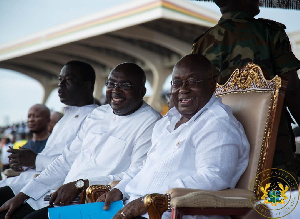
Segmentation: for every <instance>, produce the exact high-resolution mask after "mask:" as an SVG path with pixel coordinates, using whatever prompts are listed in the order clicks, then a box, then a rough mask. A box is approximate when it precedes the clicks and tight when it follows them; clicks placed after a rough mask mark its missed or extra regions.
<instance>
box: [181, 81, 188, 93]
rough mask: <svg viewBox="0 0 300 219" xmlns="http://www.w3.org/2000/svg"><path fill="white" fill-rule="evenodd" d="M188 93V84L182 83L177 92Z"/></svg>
mask: <svg viewBox="0 0 300 219" xmlns="http://www.w3.org/2000/svg"><path fill="white" fill-rule="evenodd" d="M188 91H190V87H189V84H188V82H187V81H183V82H182V85H181V86H180V88H179V92H180V93H185V92H188Z"/></svg>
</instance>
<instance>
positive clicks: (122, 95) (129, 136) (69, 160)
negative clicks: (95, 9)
mask: <svg viewBox="0 0 300 219" xmlns="http://www.w3.org/2000/svg"><path fill="white" fill-rule="evenodd" d="M145 83H146V75H145V72H144V71H143V70H142V69H141V68H140V67H139V66H138V65H136V64H133V63H123V64H120V65H118V66H117V67H116V68H115V69H113V70H112V71H111V73H110V74H109V76H108V80H107V81H106V83H105V84H106V98H107V101H108V103H109V105H102V106H100V107H98V108H96V109H95V110H93V112H92V113H91V114H90V115H89V116H88V117H87V119H86V120H85V122H84V124H83V126H82V128H81V129H80V131H79V133H78V135H77V137H76V138H75V140H74V141H73V142H72V144H71V145H70V147H68V148H67V149H65V150H64V152H63V154H62V155H61V156H60V157H59V158H57V159H56V160H55V161H54V162H53V163H51V164H50V165H49V166H48V167H47V168H46V169H45V170H44V171H43V172H42V173H41V174H40V175H39V176H38V177H37V178H35V179H32V180H31V181H30V182H29V183H28V184H27V185H26V186H25V187H24V188H23V189H22V190H21V192H20V193H19V194H18V195H16V196H15V198H13V199H11V200H9V201H7V202H6V203H5V204H3V205H2V207H1V208H0V212H2V213H0V218H4V216H5V214H6V217H5V218H6V219H7V218H10V217H12V218H18V217H24V216H25V215H27V214H29V213H31V212H33V213H31V214H30V215H27V217H26V218H39V219H41V218H48V207H47V205H48V204H47V203H46V202H45V201H44V200H43V199H44V197H45V195H47V194H50V191H51V190H53V189H57V188H58V187H59V186H61V187H59V189H58V190H57V191H56V192H54V193H53V194H52V196H51V199H50V204H55V205H60V206H64V205H69V204H70V203H71V202H72V201H73V200H74V199H75V198H76V197H77V196H78V195H79V194H80V192H81V191H82V190H83V189H86V188H87V187H88V186H89V185H93V184H108V183H109V182H110V181H112V180H121V179H122V177H123V174H124V172H125V171H127V172H128V174H130V173H131V172H135V171H136V170H137V169H139V167H140V166H141V165H142V163H143V161H144V159H145V157H146V153H147V151H148V150H149V148H150V146H151V135H152V129H153V127H154V124H155V122H156V121H157V120H158V119H160V118H161V116H160V114H159V113H158V112H156V111H155V110H154V109H152V107H150V106H149V105H148V104H146V103H145V102H144V101H143V97H144V95H145V93H146V88H145ZM28 198H29V199H28ZM26 199H28V200H27V203H26V204H24V201H25V200H26ZM26 206H27V207H26ZM25 207H26V208H27V210H26V211H24V208H25ZM41 208H42V209H41ZM38 209H40V210H38ZM5 210H8V212H7V213H6V212H4V211H5ZM35 210H38V211H36V212H34V211H35ZM13 212H14V213H13Z"/></svg>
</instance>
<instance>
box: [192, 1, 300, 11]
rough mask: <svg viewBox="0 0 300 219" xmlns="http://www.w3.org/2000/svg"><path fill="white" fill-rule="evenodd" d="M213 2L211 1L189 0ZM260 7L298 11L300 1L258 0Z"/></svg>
mask: <svg viewBox="0 0 300 219" xmlns="http://www.w3.org/2000/svg"><path fill="white" fill-rule="evenodd" d="M191 1H205V2H213V0H191ZM260 5H261V6H262V7H266V8H282V9H295V10H300V0H260Z"/></svg>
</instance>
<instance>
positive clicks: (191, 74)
mask: <svg viewBox="0 0 300 219" xmlns="http://www.w3.org/2000/svg"><path fill="white" fill-rule="evenodd" d="M181 77H189V78H201V77H205V76H204V74H201V72H197V71H189V70H182V69H181V70H180V69H178V70H175V69H174V71H173V72H172V78H181Z"/></svg>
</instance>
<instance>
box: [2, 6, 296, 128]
mask: <svg viewBox="0 0 300 219" xmlns="http://www.w3.org/2000/svg"><path fill="white" fill-rule="evenodd" d="M129 1H131V0H63V1H62V0H26V1H24V0H1V1H0V30H1V34H0V45H4V44H6V43H8V42H12V41H14V40H17V39H20V38H22V37H25V36H30V35H32V34H34V33H37V32H40V31H44V30H46V29H48V28H50V27H55V26H56V25H60V24H63V23H66V22H69V21H72V20H74V19H78V18H81V17H83V16H86V15H90V14H93V13H97V12H100V11H102V10H104V9H107V8H110V7H113V6H114V5H117V4H122V3H126V2H129ZM194 3H195V4H200V5H201V6H203V7H207V8H209V9H211V10H214V11H219V9H218V7H217V6H215V5H214V4H213V3H208V2H197V3H196V2H194ZM257 17H262V18H268V19H272V20H276V21H279V22H281V23H284V24H285V25H286V26H287V32H294V31H299V30H300V25H299V24H298V23H299V20H300V11H295V10H282V9H265V8H263V9H261V13H260V14H259V15H258V16H257ZM42 96H43V89H42V86H41V85H40V84H39V83H38V82H37V81H35V80H34V79H31V78H29V77H28V76H25V75H22V74H20V73H16V72H13V71H10V70H5V69H0V126H3V125H6V124H7V123H9V124H11V123H12V122H18V121H25V120H26V115H27V110H28V109H29V108H30V106H32V105H33V104H35V103H39V102H41V100H42ZM46 105H47V106H48V107H49V108H51V109H53V110H58V111H61V109H62V107H63V104H61V103H60V101H59V98H58V97H57V91H54V93H52V94H51V96H50V98H49V99H48V102H47V103H46Z"/></svg>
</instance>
